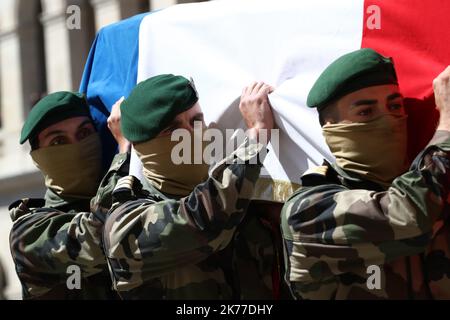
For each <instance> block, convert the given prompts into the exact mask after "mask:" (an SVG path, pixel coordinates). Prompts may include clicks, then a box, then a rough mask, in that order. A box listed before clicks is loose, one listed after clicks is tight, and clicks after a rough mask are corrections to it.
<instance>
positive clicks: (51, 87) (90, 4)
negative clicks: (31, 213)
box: [0, 0, 196, 299]
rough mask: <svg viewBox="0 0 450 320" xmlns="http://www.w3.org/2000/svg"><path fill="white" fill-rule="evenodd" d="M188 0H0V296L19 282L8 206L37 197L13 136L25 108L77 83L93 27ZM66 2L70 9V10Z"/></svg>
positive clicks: (13, 293) (38, 182)
mask: <svg viewBox="0 0 450 320" xmlns="http://www.w3.org/2000/svg"><path fill="white" fill-rule="evenodd" d="M186 2H196V1H189V0H181V1H176V0H1V1H0V261H1V263H2V264H3V266H4V268H5V271H6V277H7V280H8V287H7V290H6V297H7V298H9V299H20V298H21V288H20V284H19V282H18V279H17V276H16V273H15V270H14V265H13V262H12V259H11V254H10V251H9V231H10V228H11V221H10V218H9V213H8V206H9V204H10V203H11V202H13V201H15V200H17V199H20V198H23V197H42V196H43V194H44V187H43V186H44V182H43V178H42V176H41V174H40V173H39V172H38V171H37V169H36V168H35V167H34V165H33V163H32V161H31V158H30V156H29V155H28V152H29V145H28V144H26V145H24V146H20V145H19V135H20V130H21V128H22V124H23V122H24V119H25V117H26V116H27V114H28V112H29V111H30V109H31V107H32V106H33V105H34V104H35V103H36V102H37V100H39V98H40V97H42V96H43V95H45V94H46V93H50V92H54V91H60V90H78V87H79V83H80V80H81V76H82V73H83V68H84V64H85V61H86V58H87V56H88V53H89V49H90V46H91V43H92V41H93V39H94V37H95V33H96V31H98V30H99V29H100V28H102V27H103V26H105V25H108V24H110V23H113V22H116V21H119V20H121V19H125V18H127V17H130V16H133V15H135V14H138V13H141V12H146V11H149V10H156V9H161V8H164V7H167V6H170V5H174V4H177V3H186ZM73 5H75V6H77V7H76V9H77V10H78V8H79V9H80V13H81V14H80V17H81V20H80V22H81V23H80V29H73V30H70V29H69V28H68V27H67V21H68V19H69V18H70V16H71V15H72V14H73V12H74V11H73V8H74V7H71V6H73ZM71 8H72V10H71Z"/></svg>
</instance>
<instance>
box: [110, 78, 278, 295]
mask: <svg viewBox="0 0 450 320" xmlns="http://www.w3.org/2000/svg"><path fill="white" fill-rule="evenodd" d="M270 90H271V87H270V86H268V85H265V84H263V83H254V84H252V85H251V86H249V87H248V88H246V90H244V93H243V97H242V98H243V99H242V100H243V101H244V103H241V105H240V109H241V112H242V114H243V116H244V119H245V120H246V123H247V126H248V128H249V131H248V137H247V138H246V139H245V141H244V143H243V144H242V145H241V146H239V147H238V148H237V149H236V150H235V151H234V152H233V153H232V154H231V155H230V156H228V157H226V158H225V159H223V160H222V161H220V162H218V163H217V164H216V165H214V166H213V167H212V168H211V170H210V172H209V175H208V165H206V164H205V163H203V162H202V163H201V164H189V163H187V164H186V163H184V164H180V165H175V164H174V162H173V159H172V157H171V151H172V148H174V147H175V145H176V144H177V143H178V142H173V141H171V136H172V132H175V130H176V129H180V128H183V129H186V131H187V132H189V133H192V132H193V128H194V126H195V124H194V123H195V122H196V121H195V120H197V121H198V122H199V123H200V126H204V122H203V115H202V112H201V109H200V105H199V104H198V97H197V92H196V90H195V88H194V86H193V84H192V82H190V81H188V80H187V79H185V78H184V77H181V76H174V75H159V76H156V77H153V78H150V79H148V80H146V81H144V82H141V83H140V84H138V86H137V87H136V88H135V89H134V90H133V92H132V93H131V95H130V96H129V97H128V98H127V99H126V100H125V101H124V102H123V103H122V105H121V115H122V119H121V124H122V126H121V127H122V131H123V135H124V136H125V137H126V138H127V139H128V140H130V141H131V142H132V143H133V146H134V148H135V150H136V153H137V154H138V156H139V158H140V160H141V162H142V164H143V173H144V176H145V179H144V181H142V184H143V186H142V185H141V183H140V182H139V180H137V179H136V178H134V177H133V176H129V177H125V178H122V179H120V180H119V182H118V184H117V186H116V188H115V190H114V192H113V199H114V205H113V209H112V210H111V212H110V214H109V216H108V218H107V221H106V223H105V230H104V245H105V252H106V255H107V259H108V263H109V265H110V269H111V273H112V277H113V283H114V288H115V289H116V290H117V291H118V292H119V294H120V295H121V297H122V298H124V299H229V298H233V297H239V293H236V291H233V289H234V288H233V286H234V284H235V279H234V278H233V277H234V276H235V274H234V271H235V270H234V266H233V265H232V262H231V257H232V256H233V250H232V249H231V251H230V250H224V249H225V248H230V247H229V245H232V244H233V243H234V242H233V235H234V233H235V230H236V228H237V226H238V225H239V224H240V223H241V221H242V220H243V219H244V217H245V215H246V211H247V208H248V206H249V202H250V199H251V197H252V195H253V191H254V186H255V182H256V180H257V179H258V177H259V173H260V168H261V162H262V158H263V156H264V153H265V147H264V146H263V144H262V143H260V142H257V140H258V137H259V132H260V129H271V128H272V127H273V116H272V112H271V109H270V105H269V102H268V99H267V94H268V92H270ZM198 122H197V123H198ZM197 138H198V137H196V136H195V133H194V134H190V139H192V141H191V143H192V145H194V146H195V139H197ZM203 148H204V146H203ZM203 148H202V149H200V151H202V153H201V154H203ZM194 150H195V149H194ZM201 154H200V155H201ZM248 228H250V229H251V228H252V226H251V225H250V226H249V227H248ZM261 238H264V235H261ZM265 245H266V243H261V248H262V247H263V246H265ZM251 249H252V250H256V251H258V246H257V244H255V245H254V247H252V248H251ZM256 254H260V255H261V254H262V253H261V252H259V253H258V252H257V253H256ZM265 271H266V270H263V272H265ZM258 285H259V287H258V289H259V288H261V287H262V285H261V284H258ZM270 285H271V284H269V286H270ZM264 294H266V295H267V292H264ZM269 295H270V292H269Z"/></svg>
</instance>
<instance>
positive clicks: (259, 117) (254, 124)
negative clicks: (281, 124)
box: [239, 82, 274, 140]
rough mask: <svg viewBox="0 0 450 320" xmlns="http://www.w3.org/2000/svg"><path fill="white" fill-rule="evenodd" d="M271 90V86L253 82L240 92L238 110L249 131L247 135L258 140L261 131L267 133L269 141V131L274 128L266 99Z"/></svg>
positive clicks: (270, 108)
mask: <svg viewBox="0 0 450 320" xmlns="http://www.w3.org/2000/svg"><path fill="white" fill-rule="evenodd" d="M273 90H274V88H273V87H272V86H270V85H268V84H265V83H264V82H253V83H252V84H251V85H249V86H248V87H245V88H244V89H243V90H242V95H241V101H240V104H239V110H240V111H241V114H242V117H243V118H244V121H245V124H246V125H247V128H248V129H249V131H248V132H249V135H250V136H251V137H253V138H256V139H258V140H259V135H260V133H261V130H266V131H267V139H268V140H270V129H273V127H274V120H273V113H272V107H271V106H270V103H269V97H268V95H269V93H271V92H272V91H273Z"/></svg>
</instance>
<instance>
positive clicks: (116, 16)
mask: <svg viewBox="0 0 450 320" xmlns="http://www.w3.org/2000/svg"><path fill="white" fill-rule="evenodd" d="M90 2H91V5H92V7H93V8H94V14H95V29H96V31H98V30H100V29H101V28H103V27H104V26H106V25H108V24H111V23H114V22H117V21H119V20H120V18H121V14H120V2H119V0H91V1H90Z"/></svg>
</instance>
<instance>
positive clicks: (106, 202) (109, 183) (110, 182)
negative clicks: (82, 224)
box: [91, 153, 130, 215]
mask: <svg viewBox="0 0 450 320" xmlns="http://www.w3.org/2000/svg"><path fill="white" fill-rule="evenodd" d="M129 168H130V154H129V153H118V154H116V155H115V157H114V159H113V161H112V163H111V166H110V167H109V170H108V172H107V173H106V174H105V176H104V177H103V179H102V181H101V182H100V186H99V187H98V191H97V194H96V195H95V197H94V198H92V200H91V212H97V213H103V215H106V213H107V212H108V211H109V209H110V208H111V206H112V192H113V190H114V187H115V186H116V184H117V181H118V180H119V179H120V178H122V177H124V176H127V175H128V173H129Z"/></svg>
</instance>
